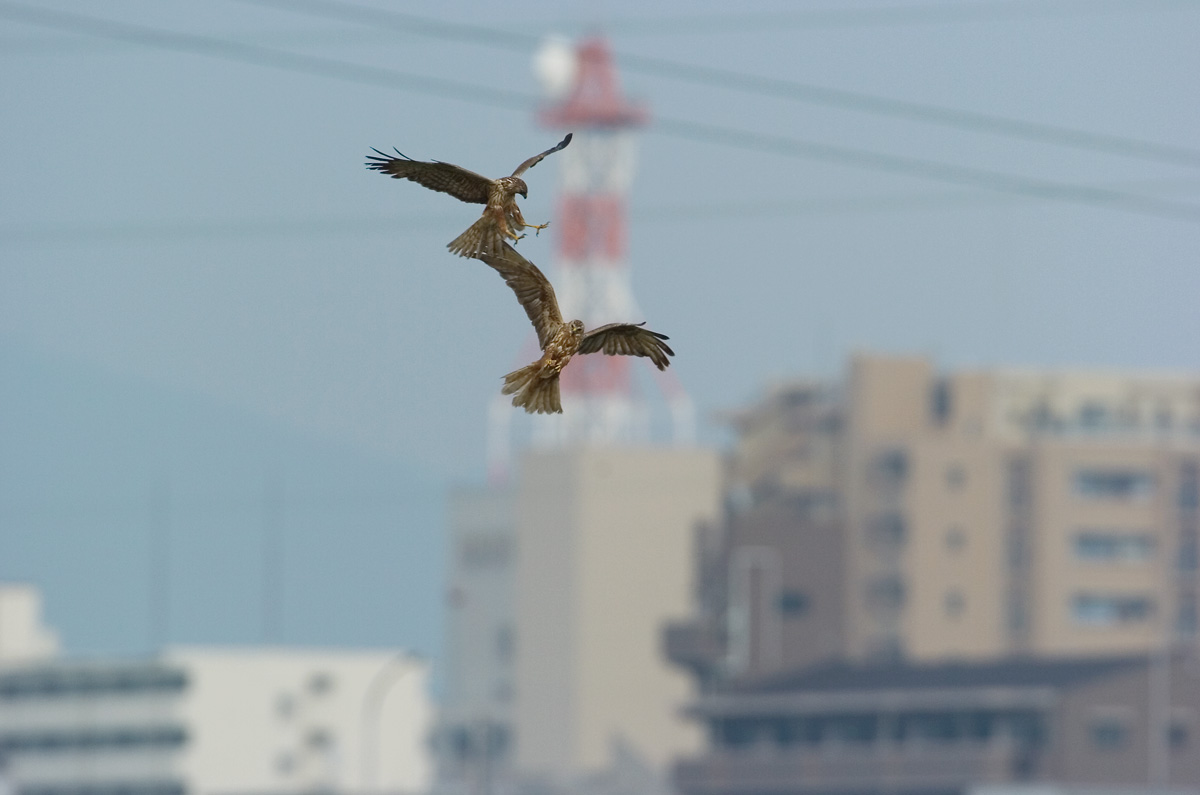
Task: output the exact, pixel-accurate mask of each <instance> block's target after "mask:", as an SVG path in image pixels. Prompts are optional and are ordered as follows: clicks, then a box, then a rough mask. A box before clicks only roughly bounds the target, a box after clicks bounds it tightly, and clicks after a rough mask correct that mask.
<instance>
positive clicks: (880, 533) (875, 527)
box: [867, 513, 908, 549]
mask: <svg viewBox="0 0 1200 795" xmlns="http://www.w3.org/2000/svg"><path fill="white" fill-rule="evenodd" d="M867 537H868V539H869V540H870V542H871V543H872V544H875V545H877V546H879V547H883V548H886V549H897V548H899V547H902V546H904V541H905V539H906V538H907V537H908V529H907V528H906V526H905V524H904V516H903V515H902V514H899V513H884V514H880V515H879V516H876V517H874V518H872V519H871V520H870V521H869V522H868V523H867Z"/></svg>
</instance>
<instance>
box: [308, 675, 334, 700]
mask: <svg viewBox="0 0 1200 795" xmlns="http://www.w3.org/2000/svg"><path fill="white" fill-rule="evenodd" d="M332 690H333V676H332V675H330V674H329V673H327V672H325V671H318V672H317V673H315V674H313V675H312V676H310V677H309V678H308V692H309V693H310V694H312V695H314V696H324V695H326V694H328V693H330V692H331V691H332Z"/></svg>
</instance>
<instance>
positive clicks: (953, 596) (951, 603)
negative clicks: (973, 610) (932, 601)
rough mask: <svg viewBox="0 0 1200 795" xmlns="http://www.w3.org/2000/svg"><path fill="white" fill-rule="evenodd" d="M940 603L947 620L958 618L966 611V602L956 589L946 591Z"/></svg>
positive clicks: (960, 592)
mask: <svg viewBox="0 0 1200 795" xmlns="http://www.w3.org/2000/svg"><path fill="white" fill-rule="evenodd" d="M942 601H943V607H944V608H945V611H946V617H947V618H958V617H959V616H961V615H962V614H963V611H964V610H966V609H967V600H966V598H965V597H964V596H963V595H962V591H960V590H958V589H955V590H953V591H947V592H946V596H945V598H944V599H943V600H942Z"/></svg>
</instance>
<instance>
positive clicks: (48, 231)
mask: <svg viewBox="0 0 1200 795" xmlns="http://www.w3.org/2000/svg"><path fill="white" fill-rule="evenodd" d="M1120 187H1123V188H1126V189H1129V188H1133V189H1152V190H1155V191H1164V190H1170V191H1179V192H1184V193H1191V192H1195V191H1196V190H1200V180H1196V179H1179V180H1156V181H1153V182H1142V183H1133V184H1125V185H1122V186H1120ZM1026 200H1027V199H1026V197H1024V196H1015V195H1012V194H1007V193H980V192H979V191H974V190H972V191H967V190H957V191H937V192H932V191H931V192H925V193H895V194H880V195H874V196H853V195H840V196H819V197H813V198H808V199H795V200H778V199H764V200H760V201H753V202H744V201H743V202H716V203H703V204H694V203H680V204H655V205H646V206H642V205H635V206H634V207H633V208H632V212H633V214H634V215H635V216H636V218H637V220H638V221H650V222H653V223H655V224H671V223H687V222H691V221H696V220H702V219H706V218H746V219H753V218H778V217H787V216H792V217H797V216H800V217H803V216H828V215H845V214H852V213H855V214H857V213H891V212H914V211H915V212H920V211H924V210H936V209H945V208H951V209H959V210H974V209H978V208H981V207H993V206H996V205H998V204H1006V203H1011V202H1014V201H1026ZM462 221H463V219H462V216H461V215H450V214H446V215H437V216H422V217H415V216H410V215H409V216H404V217H400V218H398V217H396V216H394V215H390V216H382V215H380V216H368V217H363V216H341V217H338V216H323V217H309V218H256V219H236V220H225V221H221V220H211V221H195V220H188V221H177V220H167V221H156V222H136V223H118V224H97V225H73V226H71V225H68V226H63V225H52V224H45V225H27V226H7V227H4V226H0V246H10V247H24V246H47V245H54V246H72V245H96V244H103V243H114V244H122V243H129V242H133V243H146V242H149V243H152V244H153V243H156V242H175V241H179V240H211V239H214V238H219V239H221V240H228V239H230V238H262V237H278V236H287V237H291V238H294V237H336V236H342V235H355V236H356V237H362V236H364V235H384V234H389V235H390V234H395V233H396V232H410V231H419V230H426V229H430V228H432V227H438V226H448V225H452V224H457V223H461V222H462Z"/></svg>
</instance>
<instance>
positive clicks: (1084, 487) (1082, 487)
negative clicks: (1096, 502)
mask: <svg viewBox="0 0 1200 795" xmlns="http://www.w3.org/2000/svg"><path fill="white" fill-rule="evenodd" d="M1154 487H1155V478H1154V473H1153V472H1149V471H1147V470H1143V469H1105V468H1083V469H1078V470H1076V471H1075V493H1076V494H1078V495H1079V496H1081V497H1086V498H1088V499H1110V500H1146V499H1149V498H1150V497H1153V496H1154Z"/></svg>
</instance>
